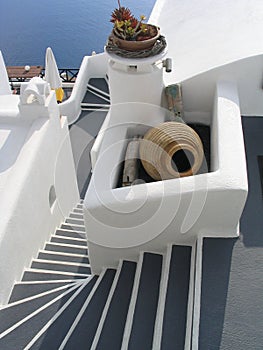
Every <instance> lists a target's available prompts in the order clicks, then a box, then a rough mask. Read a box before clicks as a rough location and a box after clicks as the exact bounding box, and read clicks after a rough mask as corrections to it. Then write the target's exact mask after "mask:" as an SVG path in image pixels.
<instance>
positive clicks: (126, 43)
mask: <svg viewBox="0 0 263 350" xmlns="http://www.w3.org/2000/svg"><path fill="white" fill-rule="evenodd" d="M148 26H151V27H152V28H155V30H156V35H155V36H154V37H152V38H150V39H146V40H137V41H133V40H123V39H120V38H119V37H117V36H116V35H115V34H114V32H112V34H111V38H112V41H113V43H114V44H115V45H117V46H118V47H119V48H120V49H123V50H127V51H141V50H146V49H150V48H151V47H153V45H154V44H155V42H156V40H157V39H158V38H159V36H160V28H159V27H156V26H154V25H152V24H148Z"/></svg>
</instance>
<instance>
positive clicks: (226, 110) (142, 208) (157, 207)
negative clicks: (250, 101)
mask: <svg viewBox="0 0 263 350" xmlns="http://www.w3.org/2000/svg"><path fill="white" fill-rule="evenodd" d="M110 113H111V118H110V119H109V120H110V122H109V126H108V129H107V131H106V132H105V134H104V139H103V142H102V145H101V151H100V155H99V159H98V161H97V163H96V166H95V168H94V170H93V176H92V179H91V183H90V186H89V188H88V191H87V194H86V197H85V202H84V215H85V222H86V228H87V234H88V240H89V254H90V259H91V265H92V269H93V271H94V272H96V273H97V272H99V271H100V270H101V268H102V267H103V266H115V265H116V264H117V262H118V260H119V259H120V258H129V259H130V258H131V259H134V258H136V257H137V256H138V254H139V252H140V251H142V250H154V251H160V250H162V249H165V247H166V245H167V244H168V243H171V242H173V243H188V244H189V243H190V244H191V243H192V242H193V240H194V239H196V237H197V236H198V235H201V234H204V235H206V236H217V237H231V236H235V235H237V234H238V222H239V218H240V216H241V213H242V210H243V206H244V203H245V200H246V196H247V178H246V161H245V153H244V145H243V134H242V127H241V118H240V109H239V100H238V95H237V90H236V86H235V84H233V83H231V82H220V83H218V86H217V93H216V96H215V99H214V111H213V112H212V111H211V114H212V121H211V122H210V124H211V128H212V135H211V136H212V155H211V156H212V172H210V173H207V174H200V175H196V176H191V177H185V178H181V179H174V180H166V181H159V182H153V183H147V184H141V185H136V186H132V187H124V188H115V185H116V181H117V177H118V173H119V171H120V163H121V161H122V160H123V157H124V152H125V147H126V144H127V138H130V137H132V136H133V135H137V134H141V135H143V134H144V133H145V130H147V128H149V127H150V126H151V125H156V124H158V123H159V122H162V121H164V120H166V119H167V110H162V109H161V108H160V107H157V106H153V105H147V104H140V103H134V104H120V105H115V106H112V107H111V110H110ZM195 121H196V120H192V122H195ZM233 134H235V138H234V139H233ZM113 155H114V156H113Z"/></svg>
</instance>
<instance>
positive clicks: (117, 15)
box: [110, 0, 160, 51]
mask: <svg viewBox="0 0 263 350" xmlns="http://www.w3.org/2000/svg"><path fill="white" fill-rule="evenodd" d="M118 5H119V7H118V8H116V9H115V10H114V11H113V12H112V14H111V20H110V21H111V22H112V23H113V30H112V34H111V40H112V42H113V44H114V45H116V46H117V47H119V48H120V49H124V50H127V51H140V50H147V49H150V48H152V47H153V45H154V44H155V42H156V40H157V39H158V38H159V36H160V29H159V28H158V27H157V26H154V25H152V24H147V23H144V21H145V19H146V17H145V16H143V15H142V16H140V19H136V18H135V17H134V16H133V14H132V12H131V10H130V9H129V8H127V7H123V6H121V4H120V0H118Z"/></svg>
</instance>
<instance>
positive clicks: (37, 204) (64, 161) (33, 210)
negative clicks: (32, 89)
mask: <svg viewBox="0 0 263 350" xmlns="http://www.w3.org/2000/svg"><path fill="white" fill-rule="evenodd" d="M0 108H1V107H0ZM22 109H23V108H22ZM15 111H16V110H15ZM21 112H22V114H21V113H20V114H18V115H16V116H14V117H13V118H11V117H10V118H9V123H8V122H7V120H8V118H5V117H4V116H3V117H0V146H1V148H0V160H1V161H0V212H1V216H0V280H1V290H0V303H1V304H4V303H6V302H7V301H8V297H9V294H10V292H11V288H12V285H13V283H14V282H15V281H18V280H20V278H21V275H22V272H23V269H24V267H28V266H29V265H30V261H31V259H32V257H35V256H36V254H37V251H38V250H39V249H40V248H42V247H43V246H44V243H45V241H46V240H47V239H48V238H49V236H50V234H52V233H54V230H55V228H56V227H58V226H59V225H60V223H61V222H62V221H63V220H64V218H65V216H67V215H68V213H69V212H70V210H71V209H72V208H73V206H74V205H75V204H76V203H77V202H78V200H79V193H78V189H77V183H76V176H75V169H74V162H73V156H72V151H71V145H70V139H69V133H68V124H67V119H66V118H65V117H60V113H59V109H58V105H57V103H56V100H55V95H54V92H51V94H50V96H49V97H48V101H47V105H46V106H42V107H41V106H34V105H31V106H25V109H24V110H21ZM25 112H26V113H25ZM3 114H4V112H3V113H2V115H3ZM46 114H48V117H47V115H46ZM1 118H2V119H1ZM52 186H54V188H55V191H56V201H55V202H54V204H53V206H51V207H50V202H49V192H50V189H51V187H52Z"/></svg>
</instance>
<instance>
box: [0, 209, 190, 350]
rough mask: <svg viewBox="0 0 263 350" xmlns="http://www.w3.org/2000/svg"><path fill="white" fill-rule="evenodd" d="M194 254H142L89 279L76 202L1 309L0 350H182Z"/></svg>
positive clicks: (180, 249) (186, 250) (177, 249)
mask: <svg viewBox="0 0 263 350" xmlns="http://www.w3.org/2000/svg"><path fill="white" fill-rule="evenodd" d="M192 254H193V249H192V247H188V246H176V245H174V246H169V247H168V249H167V252H166V254H164V255H162V254H156V253H151V252H142V253H141V255H140V257H139V260H138V262H137V263H136V262H133V261H120V263H119V266H118V268H117V269H116V270H115V269H107V268H105V270H104V271H103V272H102V273H101V275H100V276H94V275H92V274H91V269H90V265H89V260H88V250H87V245H86V233H85V230H84V222H83V212H82V204H79V205H78V206H77V208H75V209H74V210H73V211H72V213H71V214H70V215H69V217H68V218H67V219H66V222H65V223H64V224H62V225H61V227H60V228H59V229H57V231H56V233H55V234H54V235H52V236H51V239H50V241H49V242H47V243H46V245H45V248H44V249H43V250H40V251H39V254H38V257H37V259H34V260H33V261H32V264H31V267H30V268H29V269H26V270H25V272H24V276H23V278H22V281H21V282H19V283H17V284H16V285H15V286H14V289H13V292H12V295H11V298H10V303H9V304H8V305H7V306H5V307H3V308H2V309H1V311H0V349H1V350H9V349H10V350H11V349H12V350H19V349H49V350H53V349H54V350H57V349H72V350H73V349H74V350H75V349H78V350H79V349H80V350H81V349H102V350H103V349H114V350H115V349H116V350H117V349H122V350H124V349H129V350H132V349H136V350H138V349H143V350H146V349H149V350H150V349H165V350H167V349H184V346H185V336H186V333H187V332H186V328H187V314H188V308H189V306H188V304H189V285H190V279H191V278H192V277H191V276H190V274H191V273H192V272H191V259H192ZM190 299H191V298H190ZM191 302H192V301H190V303H191ZM188 323H189V320H188Z"/></svg>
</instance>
